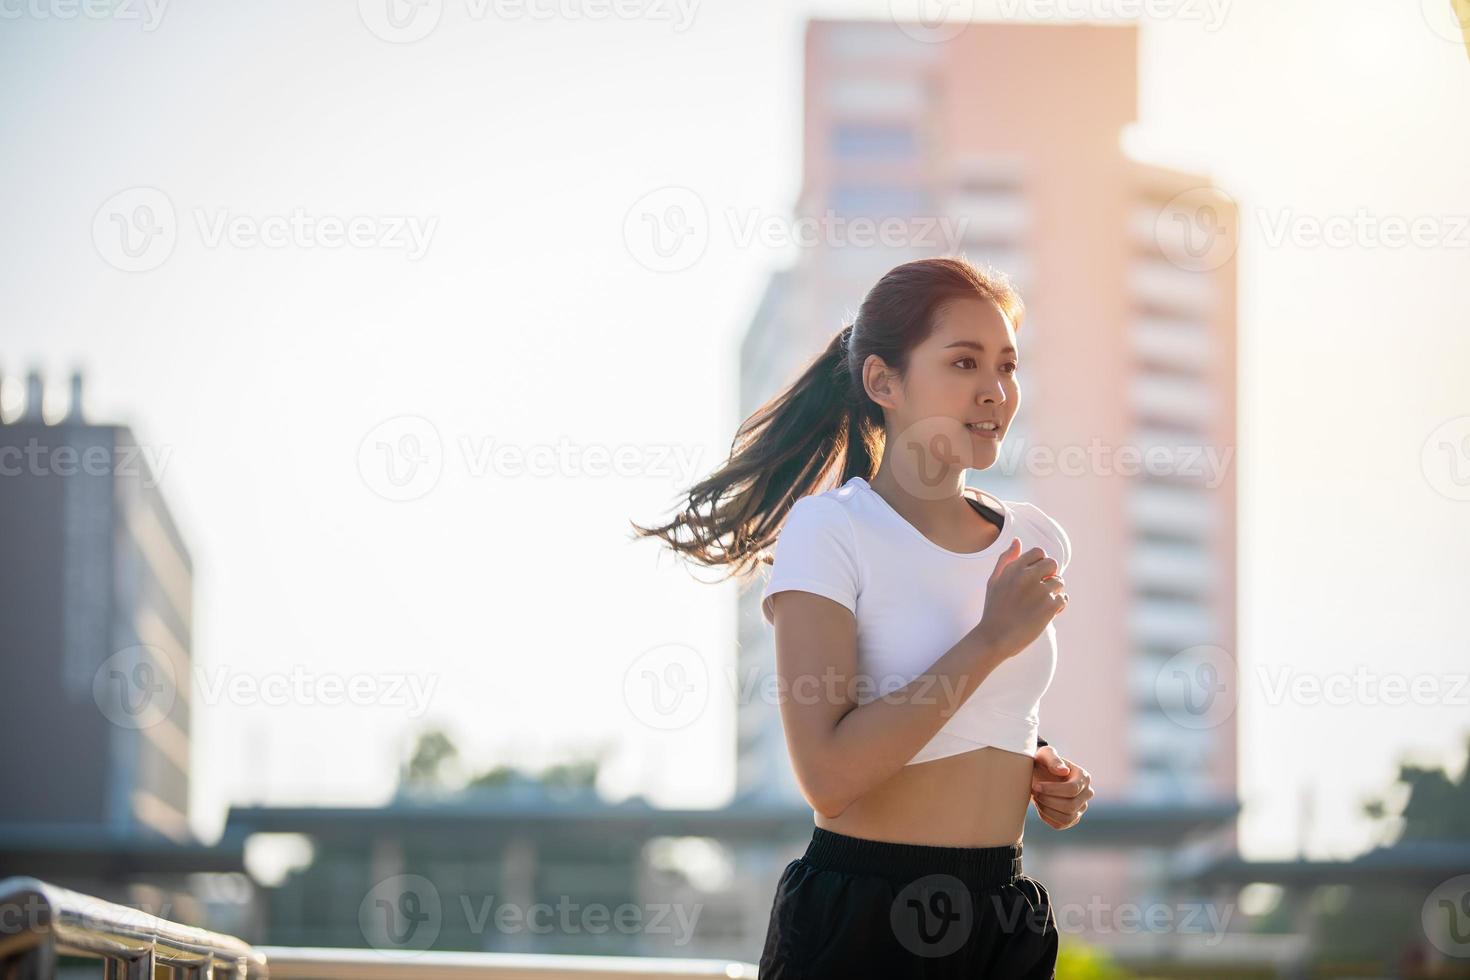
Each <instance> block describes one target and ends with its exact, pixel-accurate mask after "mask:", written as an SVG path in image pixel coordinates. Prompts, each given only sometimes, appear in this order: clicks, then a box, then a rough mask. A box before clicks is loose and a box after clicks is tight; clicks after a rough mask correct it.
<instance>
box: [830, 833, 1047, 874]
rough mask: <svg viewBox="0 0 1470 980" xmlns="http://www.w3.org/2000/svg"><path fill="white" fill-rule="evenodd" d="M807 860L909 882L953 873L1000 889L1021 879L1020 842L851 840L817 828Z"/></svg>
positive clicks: (843, 835) (857, 838)
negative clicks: (953, 844)
mask: <svg viewBox="0 0 1470 980" xmlns="http://www.w3.org/2000/svg"><path fill="white" fill-rule="evenodd" d="M802 858H803V860H805V861H806V862H807V863H808V864H811V865H812V866H813V867H817V868H821V869H822V870H825V871H846V872H849V873H854V874H874V875H881V876H883V877H885V878H891V879H893V880H895V881H903V882H908V881H912V880H914V879H915V878H922V877H923V876H925V875H931V874H948V875H954V876H955V877H956V878H958V879H960V880H961V881H963V882H964V883H965V884H966V885H968V886H969V887H971V888H977V889H978V888H996V887H999V886H1000V885H1008V884H1010V883H1011V882H1013V881H1015V880H1016V879H1017V878H1019V877H1020V876H1021V844H1020V843H1016V844H1001V845H999V846H996V847H943V846H939V845H935V844H904V843H900V842H897V841H885V840H869V839H867V838H865V837H850V836H848V835H847V834H839V833H837V832H836V831H832V830H828V829H826V828H825V827H813V828H812V839H811V842H810V843H809V844H807V847H806V853H805V854H803V855H802Z"/></svg>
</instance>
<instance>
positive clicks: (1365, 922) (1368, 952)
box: [1313, 744, 1470, 976]
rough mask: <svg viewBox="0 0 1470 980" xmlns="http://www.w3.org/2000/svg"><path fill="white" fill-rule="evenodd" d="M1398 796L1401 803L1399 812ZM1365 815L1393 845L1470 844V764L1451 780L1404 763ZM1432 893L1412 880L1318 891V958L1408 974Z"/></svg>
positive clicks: (1443, 773) (1448, 871)
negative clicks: (1395, 801)
mask: <svg viewBox="0 0 1470 980" xmlns="http://www.w3.org/2000/svg"><path fill="white" fill-rule="evenodd" d="M1467 749H1470V744H1467ZM1393 799H1401V800H1402V801H1403V808H1402V809H1401V810H1399V811H1398V812H1397V813H1395V812H1394V810H1395V806H1394V804H1393V802H1392V801H1393ZM1363 812H1364V813H1366V814H1367V815H1368V816H1369V817H1371V818H1373V819H1374V820H1378V821H1381V822H1382V824H1383V830H1384V838H1385V840H1386V841H1387V846H1390V847H1391V846H1393V845H1394V844H1397V843H1414V842H1420V841H1430V842H1452V841H1461V842H1463V841H1467V840H1470V764H1467V765H1466V766H1465V767H1464V768H1463V769H1461V771H1460V774H1459V775H1458V776H1452V775H1450V773H1449V772H1448V771H1447V770H1444V769H1426V768H1423V767H1422V766H1417V765H1412V764H1409V763H1402V764H1401V765H1400V766H1399V775H1398V779H1397V781H1396V782H1395V784H1394V786H1393V788H1392V789H1391V790H1390V791H1389V792H1386V793H1384V794H1383V795H1381V796H1379V797H1377V798H1374V799H1371V800H1368V801H1367V802H1365V803H1364V804H1363ZM1457 873H1463V869H1459V870H1457V869H1453V868H1446V869H1445V877H1446V878H1449V877H1452V876H1453V875H1455V874H1457ZM1428 891H1429V889H1427V888H1426V887H1424V886H1423V885H1422V884H1418V883H1411V882H1405V883H1404V884H1402V885H1385V886H1376V887H1373V888H1367V887H1354V888H1348V887H1347V886H1339V887H1334V888H1323V889H1318V890H1317V893H1316V895H1314V896H1313V905H1314V910H1315V911H1317V912H1318V913H1319V915H1318V916H1317V923H1316V930H1317V938H1318V940H1319V942H1318V950H1319V953H1318V955H1319V957H1320V959H1321V960H1334V961H1359V962H1363V963H1365V964H1375V965H1376V967H1377V969H1379V970H1382V971H1384V972H1383V974H1382V975H1384V976H1405V975H1406V974H1404V973H1403V972H1400V971H1402V969H1403V968H1404V964H1405V963H1406V962H1409V961H1410V960H1411V959H1412V957H1413V955H1414V951H1415V950H1418V949H1421V948H1422V947H1423V944H1424V942H1425V937H1424V927H1423V924H1422V923H1421V921H1420V909H1421V908H1422V906H1423V904H1424V899H1425V898H1426V896H1427V894H1428Z"/></svg>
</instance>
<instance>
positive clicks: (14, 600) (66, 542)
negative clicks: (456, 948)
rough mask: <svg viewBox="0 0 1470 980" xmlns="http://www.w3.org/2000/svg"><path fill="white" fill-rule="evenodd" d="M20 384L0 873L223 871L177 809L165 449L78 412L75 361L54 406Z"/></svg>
mask: <svg viewBox="0 0 1470 980" xmlns="http://www.w3.org/2000/svg"><path fill="white" fill-rule="evenodd" d="M25 388H26V390H25V392H24V398H23V399H22V401H23V404H22V406H21V408H20V410H19V411H18V412H17V411H14V409H12V412H11V413H10V416H9V417H6V418H3V419H0V541H3V542H4V545H5V557H6V560H5V561H3V562H0V724H3V726H4V727H3V731H4V735H5V744H6V746H7V748H8V750H7V751H6V752H5V753H3V754H0V785H3V786H4V787H5V790H6V792H5V793H4V794H0V873H5V874H32V875H36V876H39V877H45V878H48V880H55V881H58V882H59V883H63V884H72V885H75V886H76V887H79V888H82V889H84V890H86V891H88V892H90V893H94V894H104V895H111V896H119V897H121V898H122V900H124V901H127V900H128V897H127V895H125V894H124V889H125V886H126V885H127V883H128V882H130V881H131V882H136V881H138V880H141V879H142V878H144V877H146V876H148V875H157V874H159V873H163V874H167V873H170V872H177V873H181V874H182V873H184V872H186V871H204V870H237V869H239V868H240V867H241V863H240V854H239V851H238V848H235V849H233V850H232V849H231V848H228V847H227V848H224V849H220V848H217V847H208V846H205V845H202V844H200V842H198V841H197V840H196V839H195V838H194V836H193V834H192V832H191V831H190V828H189V823H188V815H189V730H190V704H189V702H190V690H191V684H190V676H191V673H192V666H191V652H190V635H191V629H192V627H191V604H192V582H193V566H192V563H191V561H190V557H189V552H188V549H187V548H186V547H185V545H184V542H183V539H182V537H181V536H180V534H179V531H178V528H177V527H175V525H174V522H173V519H172V518H171V517H170V515H169V510H168V507H167V505H166V504H165V503H164V500H163V497H162V495H161V494H160V492H159V489H158V478H159V476H160V474H159V473H157V472H155V469H156V466H155V463H156V460H157V459H159V458H165V459H166V454H165V453H160V452H159V447H150V446H144V445H140V443H139V441H138V439H137V438H135V436H134V435H133V433H132V431H131V430H129V429H128V428H127V427H126V426H123V425H102V424H94V423H91V422H89V421H87V420H86V419H85V418H84V417H83V415H82V405H81V395H82V382H81V377H80V375H73V377H72V379H71V401H70V404H69V405H68V406H66V407H65V411H64V412H58V411H52V412H49V413H48V412H47V411H46V410H45V406H44V404H43V388H44V386H43V383H42V379H41V377H40V375H39V374H38V373H36V372H32V373H31V374H30V375H29V376H28V377H27V379H26V385H25ZM11 400H12V401H13V399H11ZM53 408H54V406H53ZM150 880H153V881H156V880H157V879H156V878H153V879H150ZM175 912H176V914H177V912H178V910H177V909H176V910H175Z"/></svg>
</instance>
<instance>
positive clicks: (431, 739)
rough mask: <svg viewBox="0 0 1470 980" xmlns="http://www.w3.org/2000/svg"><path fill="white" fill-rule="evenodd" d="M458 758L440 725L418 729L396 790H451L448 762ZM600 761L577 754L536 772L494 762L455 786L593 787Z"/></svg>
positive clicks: (560, 791) (556, 791)
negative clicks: (576, 756)
mask: <svg viewBox="0 0 1470 980" xmlns="http://www.w3.org/2000/svg"><path fill="white" fill-rule="evenodd" d="M459 761H460V755H459V749H458V748H457V747H456V746H455V744H454V742H453V740H452V739H450V737H449V735H448V734H446V733H445V732H444V731H443V730H442V729H439V728H429V729H426V730H424V731H422V732H420V733H419V736H418V739H417V740H416V741H415V743H414V747H413V750H412V752H411V753H410V755H409V760H408V762H407V763H406V764H405V765H404V767H403V769H402V771H401V773H400V776H399V785H398V788H399V791H400V792H402V791H404V790H418V791H422V790H453V789H456V787H454V786H452V785H451V781H452V780H451V773H450V771H449V770H450V769H451V764H452V763H458V762H459ZM599 766H600V761H599V760H598V759H596V758H578V759H571V760H568V761H566V762H559V763H556V764H554V765H551V766H548V767H546V768H545V769H543V770H542V771H541V772H539V773H529V772H526V771H524V770H522V769H519V768H517V767H515V766H511V765H505V764H500V765H495V766H492V767H490V768H489V769H486V770H484V771H482V772H478V773H472V774H471V775H470V776H469V777H468V778H467V779H466V780H465V781H464V783H463V785H462V786H459V787H457V789H459V790H460V791H463V792H483V791H500V792H505V791H511V790H515V791H517V792H520V791H532V792H537V791H544V792H548V793H550V794H552V795H561V796H565V795H569V794H577V793H582V792H588V791H591V790H593V789H594V788H595V787H596V785H597V772H598V768H599Z"/></svg>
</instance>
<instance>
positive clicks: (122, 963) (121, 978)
mask: <svg viewBox="0 0 1470 980" xmlns="http://www.w3.org/2000/svg"><path fill="white" fill-rule="evenodd" d="M103 962H104V963H105V964H106V965H105V966H104V967H103V968H102V976H103V980H153V965H154V964H153V950H151V949H150V950H149V951H148V952H146V953H144V954H143V955H142V956H135V957H132V958H130V959H124V958H122V957H119V956H109V957H107V959H105V960H104V961H103Z"/></svg>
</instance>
